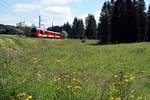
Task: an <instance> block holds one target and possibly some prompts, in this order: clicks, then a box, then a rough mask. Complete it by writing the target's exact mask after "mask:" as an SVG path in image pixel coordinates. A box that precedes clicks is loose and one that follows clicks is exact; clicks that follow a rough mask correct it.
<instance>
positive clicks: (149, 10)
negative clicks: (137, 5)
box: [147, 5, 150, 41]
mask: <svg viewBox="0 0 150 100" xmlns="http://www.w3.org/2000/svg"><path fill="white" fill-rule="evenodd" d="M147 20H148V28H147V37H148V41H150V5H149V7H148V12H147Z"/></svg>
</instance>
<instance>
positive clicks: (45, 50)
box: [0, 36, 150, 100]
mask: <svg viewBox="0 0 150 100" xmlns="http://www.w3.org/2000/svg"><path fill="white" fill-rule="evenodd" d="M97 42H98V41H95V40H86V41H85V42H81V40H69V39H65V40H59V39H58V40H53V39H40V38H25V37H22V38H19V37H4V36H3V37H0V100H150V43H146V42H143V43H132V44H115V45H95V44H96V43H97Z"/></svg>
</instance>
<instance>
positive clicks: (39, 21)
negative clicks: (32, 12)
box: [39, 16, 41, 28]
mask: <svg viewBox="0 0 150 100" xmlns="http://www.w3.org/2000/svg"><path fill="white" fill-rule="evenodd" d="M39 28H41V16H39Z"/></svg>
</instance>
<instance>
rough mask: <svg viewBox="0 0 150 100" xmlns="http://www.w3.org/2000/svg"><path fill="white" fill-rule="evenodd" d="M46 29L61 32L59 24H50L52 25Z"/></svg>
mask: <svg viewBox="0 0 150 100" xmlns="http://www.w3.org/2000/svg"><path fill="white" fill-rule="evenodd" d="M47 30H49V31H54V32H61V31H62V27H61V26H52V27H49V28H47Z"/></svg>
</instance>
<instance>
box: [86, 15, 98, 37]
mask: <svg viewBox="0 0 150 100" xmlns="http://www.w3.org/2000/svg"><path fill="white" fill-rule="evenodd" d="M85 25H86V29H85V35H86V37H87V38H89V39H97V32H96V31H97V30H96V29H97V25H96V20H95V17H94V15H91V14H89V15H88V17H86V21H85Z"/></svg>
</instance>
